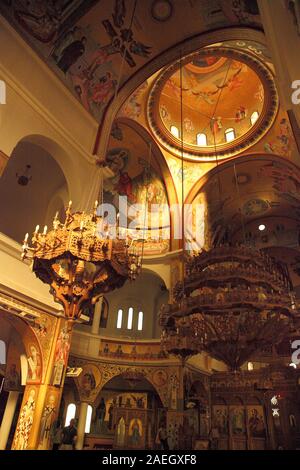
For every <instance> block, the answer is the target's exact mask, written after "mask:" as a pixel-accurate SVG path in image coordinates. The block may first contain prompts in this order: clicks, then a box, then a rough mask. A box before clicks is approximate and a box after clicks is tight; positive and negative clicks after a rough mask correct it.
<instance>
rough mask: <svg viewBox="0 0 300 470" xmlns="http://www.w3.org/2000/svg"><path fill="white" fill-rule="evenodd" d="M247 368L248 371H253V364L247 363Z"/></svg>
mask: <svg viewBox="0 0 300 470" xmlns="http://www.w3.org/2000/svg"><path fill="white" fill-rule="evenodd" d="M247 368H248V370H253V369H254V367H253V362H248V364H247Z"/></svg>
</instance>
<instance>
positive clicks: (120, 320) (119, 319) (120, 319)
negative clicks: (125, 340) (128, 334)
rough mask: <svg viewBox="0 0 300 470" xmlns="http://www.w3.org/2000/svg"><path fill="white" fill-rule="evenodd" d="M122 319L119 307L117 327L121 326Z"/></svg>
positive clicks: (121, 311)
mask: <svg viewBox="0 0 300 470" xmlns="http://www.w3.org/2000/svg"><path fill="white" fill-rule="evenodd" d="M122 320H123V310H122V309H121V308H120V309H119V310H118V317H117V328H122Z"/></svg>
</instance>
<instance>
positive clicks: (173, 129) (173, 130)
mask: <svg viewBox="0 0 300 470" xmlns="http://www.w3.org/2000/svg"><path fill="white" fill-rule="evenodd" d="M170 131H171V134H173V136H174V137H176V138H177V139H178V138H179V129H178V127H176V126H171V127H170Z"/></svg>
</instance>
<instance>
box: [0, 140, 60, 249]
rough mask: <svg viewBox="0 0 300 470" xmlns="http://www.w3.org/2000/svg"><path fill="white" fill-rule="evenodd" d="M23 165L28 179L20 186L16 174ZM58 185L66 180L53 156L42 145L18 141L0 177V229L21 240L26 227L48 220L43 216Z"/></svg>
mask: <svg viewBox="0 0 300 470" xmlns="http://www.w3.org/2000/svg"><path fill="white" fill-rule="evenodd" d="M26 165H30V170H29V173H28V176H29V177H30V178H31V179H30V181H29V183H28V185H27V186H22V185H20V184H18V178H17V175H22V174H24V171H25V169H26ZM45 168H46V169H47V171H45ZM61 188H67V182H66V179H65V176H64V173H63V172H62V170H61V168H60V166H59V165H58V164H57V162H56V161H55V160H54V158H53V157H52V156H51V155H50V154H49V153H48V152H46V151H45V150H44V149H43V148H42V147H40V146H38V145H35V144H32V143H30V142H25V141H21V142H20V143H19V144H18V145H17V146H16V147H15V149H14V151H13V153H12V155H11V157H10V159H9V161H8V164H7V166H6V168H5V170H4V172H3V175H2V177H1V181H0V212H1V220H0V231H1V232H3V233H5V234H6V235H8V236H10V237H12V238H13V239H14V240H16V241H17V242H19V243H21V242H22V240H23V238H24V235H25V232H26V231H28V232H29V233H32V232H33V231H34V228H35V226H36V225H37V224H40V225H42V224H43V223H49V222H50V221H49V220H46V217H47V209H48V206H49V202H50V201H51V200H52V198H53V196H54V195H55V194H56V193H57V191H59V190H60V189H61ZM57 209H58V208H54V213H53V214H51V216H52V217H53V216H54V214H55V210H57Z"/></svg>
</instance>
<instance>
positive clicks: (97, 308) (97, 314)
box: [92, 296, 103, 335]
mask: <svg viewBox="0 0 300 470" xmlns="http://www.w3.org/2000/svg"><path fill="white" fill-rule="evenodd" d="M102 304H103V296H102V297H100V299H99V300H98V302H97V303H96V305H95V310H94V318H93V324H92V334H93V335H97V334H98V333H99V324H100V318H101V311H102Z"/></svg>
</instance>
